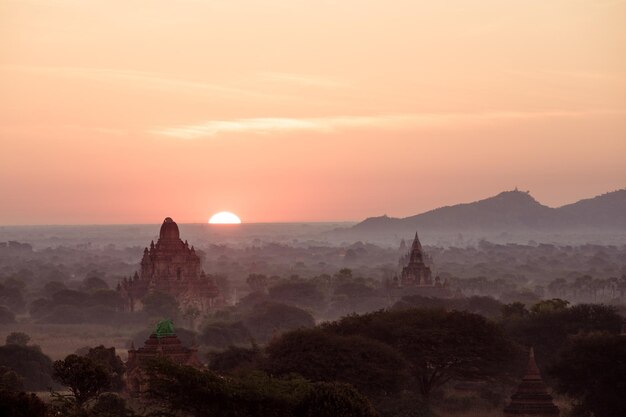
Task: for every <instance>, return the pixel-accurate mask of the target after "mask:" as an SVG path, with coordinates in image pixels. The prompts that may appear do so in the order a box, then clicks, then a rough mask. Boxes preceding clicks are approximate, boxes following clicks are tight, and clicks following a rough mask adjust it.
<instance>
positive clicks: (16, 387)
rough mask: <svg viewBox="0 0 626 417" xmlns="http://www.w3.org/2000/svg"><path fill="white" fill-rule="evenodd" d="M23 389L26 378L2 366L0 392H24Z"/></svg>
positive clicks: (0, 370) (0, 369) (0, 367)
mask: <svg viewBox="0 0 626 417" xmlns="http://www.w3.org/2000/svg"><path fill="white" fill-rule="evenodd" d="M23 389H24V378H22V377H21V376H19V375H18V374H17V372H15V371H14V370H13V369H11V368H9V367H6V366H0V390H12V391H22V390H23Z"/></svg>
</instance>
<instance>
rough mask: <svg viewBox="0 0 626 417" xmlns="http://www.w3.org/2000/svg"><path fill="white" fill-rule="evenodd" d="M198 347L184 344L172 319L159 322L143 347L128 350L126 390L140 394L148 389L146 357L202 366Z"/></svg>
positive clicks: (132, 347) (195, 366) (197, 366)
mask: <svg viewBox="0 0 626 417" xmlns="http://www.w3.org/2000/svg"><path fill="white" fill-rule="evenodd" d="M197 353H198V349H197V348H195V347H191V348H187V347H185V346H183V344H182V343H181V341H180V339H178V337H177V336H176V334H175V333H174V325H173V323H172V322H171V321H170V320H164V321H161V322H159V324H158V325H157V329H156V331H155V332H154V333H152V334H151V335H150V337H149V338H148V340H146V342H145V344H144V345H143V347H140V348H139V349H135V346H134V345H132V346H131V348H130V349H129V350H128V360H127V361H126V390H127V391H128V392H129V393H130V394H132V395H139V394H141V393H143V392H145V391H146V390H147V388H148V387H147V381H146V372H145V370H144V369H143V367H142V364H143V362H144V361H145V360H146V359H154V358H159V357H162V358H167V359H169V360H170V361H172V362H174V363H176V364H179V365H188V366H193V367H194V368H198V369H199V368H202V362H200V360H199V359H198V357H197Z"/></svg>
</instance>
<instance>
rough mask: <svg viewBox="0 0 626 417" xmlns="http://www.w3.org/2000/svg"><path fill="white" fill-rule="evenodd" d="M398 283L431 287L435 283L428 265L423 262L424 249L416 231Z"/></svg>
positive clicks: (408, 285) (404, 285)
mask: <svg viewBox="0 0 626 417" xmlns="http://www.w3.org/2000/svg"><path fill="white" fill-rule="evenodd" d="M399 284H400V286H402V287H414V286H424V287H432V286H435V284H436V282H435V281H433V278H432V272H431V270H430V267H429V266H428V265H426V263H425V262H424V251H423V249H422V244H421V243H420V239H419V237H418V236H417V233H415V239H413V245H412V246H411V251H410V252H409V254H408V264H406V266H405V267H404V268H402V274H401V275H400V283H399Z"/></svg>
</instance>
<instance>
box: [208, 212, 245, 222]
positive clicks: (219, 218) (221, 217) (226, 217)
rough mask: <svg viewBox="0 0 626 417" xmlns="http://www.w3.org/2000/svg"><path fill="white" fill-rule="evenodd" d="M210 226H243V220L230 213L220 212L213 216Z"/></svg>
mask: <svg viewBox="0 0 626 417" xmlns="http://www.w3.org/2000/svg"><path fill="white" fill-rule="evenodd" d="M209 224H241V219H240V218H239V217H238V216H237V215H236V214H234V213H231V212H230V211H220V212H219V213H215V214H214V215H213V216H211V218H210V219H209Z"/></svg>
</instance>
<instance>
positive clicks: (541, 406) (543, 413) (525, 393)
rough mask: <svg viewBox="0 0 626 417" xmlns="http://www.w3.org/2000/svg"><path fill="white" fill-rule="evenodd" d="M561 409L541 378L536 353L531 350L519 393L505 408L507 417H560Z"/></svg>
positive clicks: (512, 396)
mask: <svg viewBox="0 0 626 417" xmlns="http://www.w3.org/2000/svg"><path fill="white" fill-rule="evenodd" d="M559 414H560V411H559V407H557V406H556V405H554V402H553V401H552V396H551V395H550V394H549V393H548V388H547V387H546V384H545V383H544V382H543V379H542V378H541V373H540V372H539V368H538V367H537V363H536V362H535V352H534V350H533V348H532V347H531V348H530V354H529V358H528V368H527V370H526V375H524V378H522V383H521V384H520V385H519V387H518V388H517V391H516V392H515V393H514V394H513V395H511V403H510V404H509V405H507V406H506V407H505V408H504V415H505V417H526V416H528V417H530V416H532V417H558V416H559Z"/></svg>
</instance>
